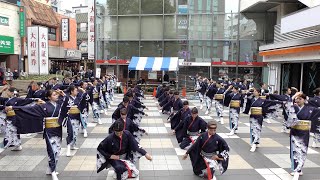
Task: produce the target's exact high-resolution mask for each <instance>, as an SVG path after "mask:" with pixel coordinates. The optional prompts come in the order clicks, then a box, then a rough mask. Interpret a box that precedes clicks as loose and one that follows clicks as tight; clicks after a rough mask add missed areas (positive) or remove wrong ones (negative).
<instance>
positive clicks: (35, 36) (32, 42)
mask: <svg viewBox="0 0 320 180" xmlns="http://www.w3.org/2000/svg"><path fill="white" fill-rule="evenodd" d="M28 69H29V74H35V75H38V74H39V27H38V26H32V27H28Z"/></svg>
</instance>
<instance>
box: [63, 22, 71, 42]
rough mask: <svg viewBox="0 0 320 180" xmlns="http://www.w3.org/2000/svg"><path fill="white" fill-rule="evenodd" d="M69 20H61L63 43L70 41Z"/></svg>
mask: <svg viewBox="0 0 320 180" xmlns="http://www.w3.org/2000/svg"><path fill="white" fill-rule="evenodd" d="M69 32H70V31H69V18H64V19H61V41H69Z"/></svg>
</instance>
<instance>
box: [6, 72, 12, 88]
mask: <svg viewBox="0 0 320 180" xmlns="http://www.w3.org/2000/svg"><path fill="white" fill-rule="evenodd" d="M12 80H13V73H12V72H11V71H10V68H8V69H7V72H6V81H7V82H8V83H9V84H10V85H11V83H12Z"/></svg>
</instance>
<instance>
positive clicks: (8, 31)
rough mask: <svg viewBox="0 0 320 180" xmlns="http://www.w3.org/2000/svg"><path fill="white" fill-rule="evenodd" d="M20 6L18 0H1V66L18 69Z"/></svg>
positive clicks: (2, 67) (4, 68) (4, 69)
mask: <svg viewBox="0 0 320 180" xmlns="http://www.w3.org/2000/svg"><path fill="white" fill-rule="evenodd" d="M19 28H20V25H19V7H18V5H17V1H0V67H1V74H3V72H5V71H6V70H7V68H9V69H10V70H11V71H14V70H18V68H19V67H18V61H19V56H20V52H21V39H20V29H19Z"/></svg>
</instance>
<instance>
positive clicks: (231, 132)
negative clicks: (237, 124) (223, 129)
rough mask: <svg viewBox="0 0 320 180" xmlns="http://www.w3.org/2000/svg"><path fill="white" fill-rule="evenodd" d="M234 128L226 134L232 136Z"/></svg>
mask: <svg viewBox="0 0 320 180" xmlns="http://www.w3.org/2000/svg"><path fill="white" fill-rule="evenodd" d="M234 133H235V132H234V130H231V131H230V133H228V134H227V136H233V135H234Z"/></svg>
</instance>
